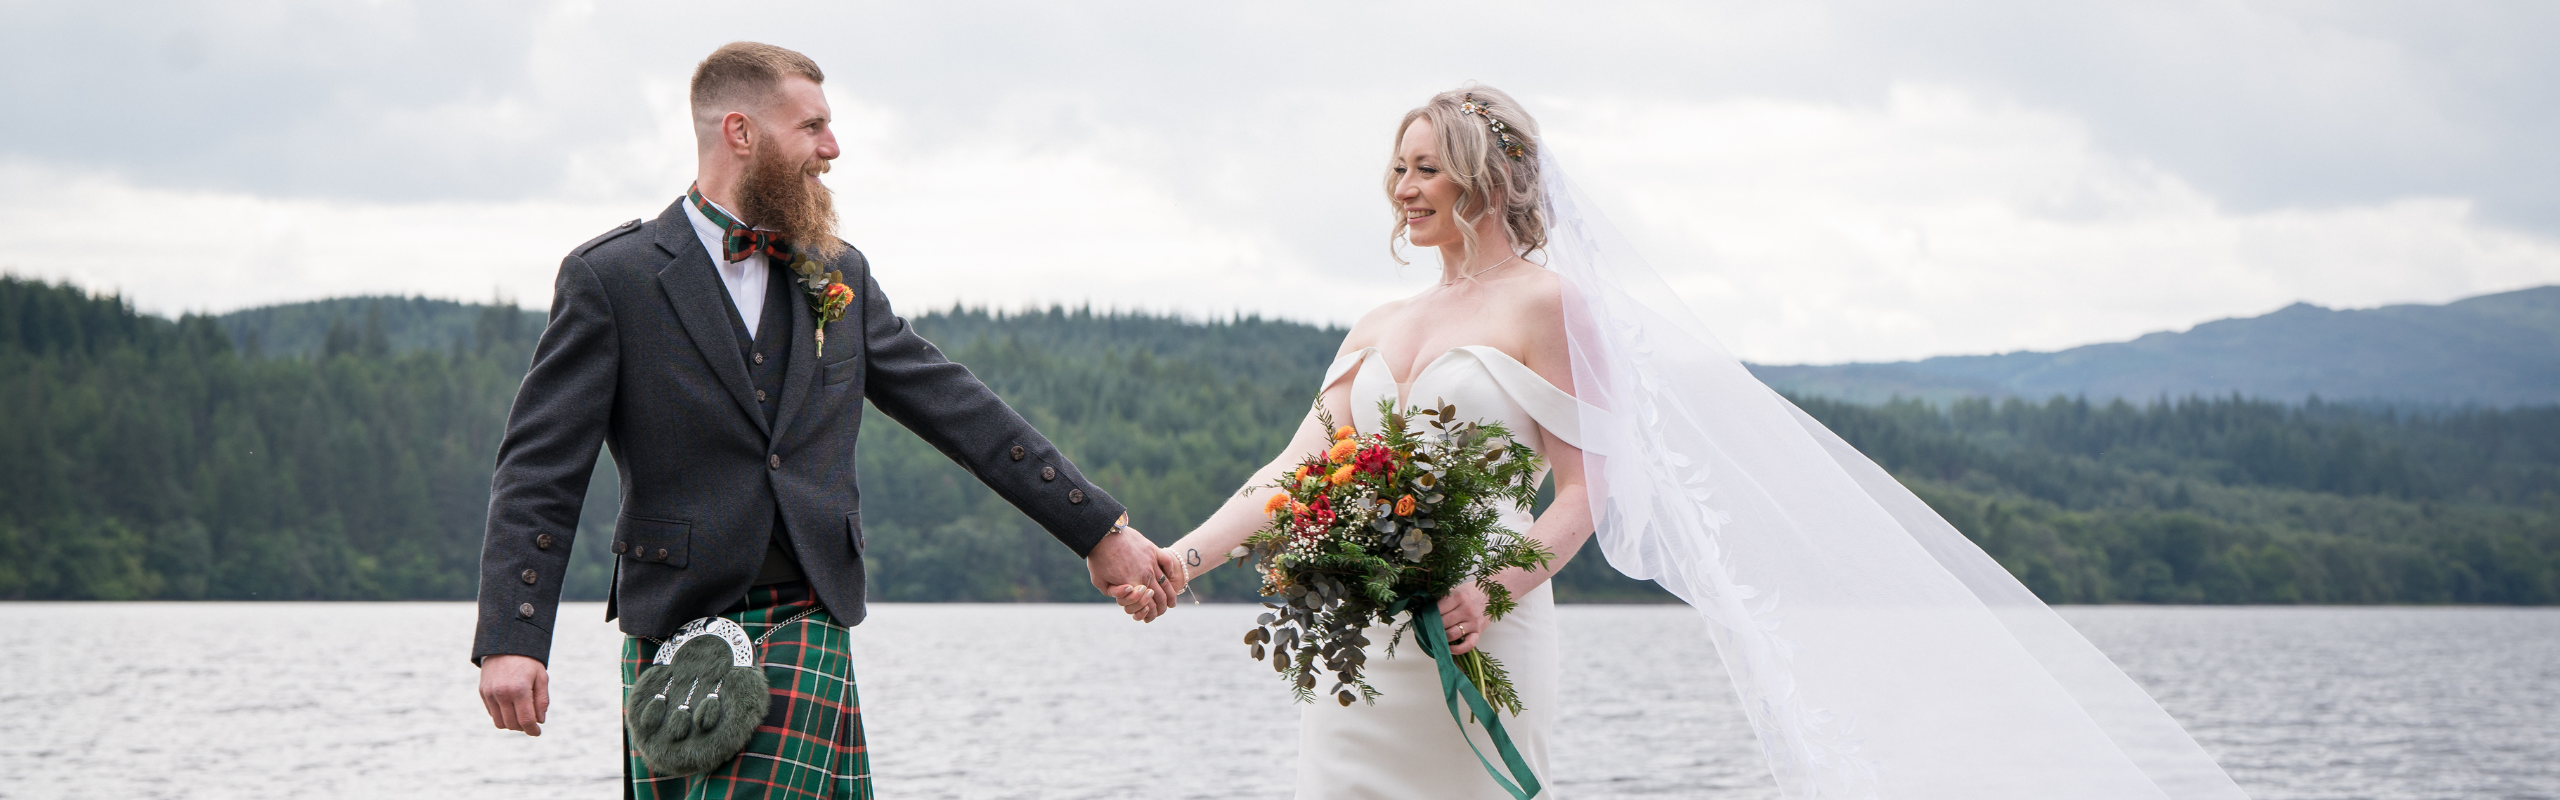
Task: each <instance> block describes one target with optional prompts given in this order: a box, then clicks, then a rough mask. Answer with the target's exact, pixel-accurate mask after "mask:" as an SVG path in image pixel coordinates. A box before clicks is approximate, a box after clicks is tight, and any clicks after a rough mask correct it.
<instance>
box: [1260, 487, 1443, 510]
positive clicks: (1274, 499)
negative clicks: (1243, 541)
mask: <svg viewBox="0 0 2560 800" xmlns="http://www.w3.org/2000/svg"><path fill="white" fill-rule="evenodd" d="M1405 499H1407V500H1411V499H1413V498H1410V497H1407V498H1405ZM1288 507H1289V493H1288V492H1272V493H1271V499H1269V500H1265V501H1263V502H1262V513H1265V514H1269V513H1272V512H1275V511H1279V510H1280V509H1283V508H1288Z"/></svg>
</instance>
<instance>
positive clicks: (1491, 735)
mask: <svg viewBox="0 0 2560 800" xmlns="http://www.w3.org/2000/svg"><path fill="white" fill-rule="evenodd" d="M1408 609H1411V610H1412V611H1413V622H1414V626H1413V627H1414V630H1417V631H1420V632H1421V635H1419V636H1416V637H1414V638H1415V639H1417V640H1418V641H1419V642H1420V643H1421V645H1422V651H1423V652H1425V653H1430V654H1431V657H1432V659H1434V660H1436V661H1439V662H1440V696H1441V699H1443V700H1446V701H1447V702H1448V704H1449V720H1450V721H1452V722H1456V723H1458V738H1461V739H1465V740H1466V741H1467V749H1468V750H1472V751H1475V754H1476V763H1478V764H1483V765H1484V774H1486V775H1491V776H1493V782H1494V783H1498V784H1501V785H1502V790H1503V791H1506V792H1510V793H1511V797H1512V798H1513V800H1529V798H1531V797H1535V796H1537V794H1538V789H1539V786H1538V776H1537V775H1536V774H1535V773H1532V772H1530V771H1529V762H1527V761H1525V760H1523V759H1521V758H1520V748H1518V747H1514V746H1512V744H1511V735H1510V734H1508V733H1504V732H1503V731H1502V717H1501V716H1500V715H1497V714H1495V713H1494V711H1493V704H1492V703H1487V702H1485V699H1484V693H1482V692H1478V691H1476V684H1475V682H1474V681H1471V680H1467V673H1466V672H1465V671H1464V670H1460V669H1458V662H1457V661H1456V660H1454V659H1452V658H1451V657H1450V655H1449V631H1448V629H1447V628H1446V627H1444V626H1443V625H1442V624H1441V622H1440V603H1439V602H1438V601H1437V600H1436V599H1434V598H1429V597H1423V596H1421V595H1414V596H1411V597H1407V598H1405V599H1402V600H1398V601H1396V603H1395V605H1392V606H1388V607H1387V613H1388V614H1390V615H1392V614H1394V613H1396V612H1398V611H1405V610H1408ZM1461 697H1463V698H1465V699H1466V701H1467V710H1469V711H1472V712H1474V713H1475V718H1476V720H1477V723H1478V724H1479V725H1480V726H1482V727H1483V728H1484V733H1485V738H1487V739H1491V740H1493V750H1494V753H1495V754H1497V755H1500V756H1502V765H1503V766H1505V767H1509V768H1510V769H1511V774H1512V775H1514V776H1518V777H1519V779H1520V781H1519V782H1518V783H1513V782H1512V781H1511V779H1510V778H1507V777H1504V776H1503V774H1502V771H1501V770H1499V769H1495V768H1494V766H1493V762H1492V761H1491V760H1488V759H1486V758H1485V757H1484V749H1483V748H1479V747H1477V746H1476V740H1475V739H1474V738H1473V737H1469V736H1467V721H1466V719H1465V718H1462V717H1460V716H1458V700H1459V699H1460V698H1461Z"/></svg>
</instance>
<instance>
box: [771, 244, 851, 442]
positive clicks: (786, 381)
mask: <svg viewBox="0 0 2560 800" xmlns="http://www.w3.org/2000/svg"><path fill="white" fill-rule="evenodd" d="M799 279H800V274H799V273H797V272H793V271H791V268H790V267H775V268H774V270H773V280H777V281H787V282H789V283H790V291H791V300H790V301H789V305H790V306H791V360H790V363H788V364H786V365H784V370H783V373H782V407H781V408H779V409H777V410H775V412H774V415H773V429H774V430H776V431H787V430H791V417H792V415H793V413H794V412H797V411H799V410H800V406H802V405H804V404H805V403H804V402H803V401H805V400H807V399H808V395H809V385H810V384H811V383H815V382H816V381H817V374H818V359H819V357H820V354H819V353H818V352H817V350H818V341H817V330H818V329H817V328H816V327H815V325H816V322H817V314H815V313H814V312H811V311H810V310H809V294H808V292H807V291H806V289H807V287H805V286H802V285H800V280H799ZM832 344H833V346H835V347H837V348H846V347H852V346H853V343H852V342H834V343H832Z"/></svg>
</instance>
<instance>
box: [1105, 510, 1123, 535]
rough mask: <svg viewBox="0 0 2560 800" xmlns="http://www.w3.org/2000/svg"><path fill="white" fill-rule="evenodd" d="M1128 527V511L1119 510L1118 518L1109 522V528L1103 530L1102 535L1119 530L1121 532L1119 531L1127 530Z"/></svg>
mask: <svg viewBox="0 0 2560 800" xmlns="http://www.w3.org/2000/svg"><path fill="white" fill-rule="evenodd" d="M1128 529H1129V512H1126V511H1123V512H1120V519H1119V520H1118V521H1115V522H1113V523H1111V530H1109V531H1106V532H1104V533H1103V534H1102V535H1104V536H1109V535H1111V534H1114V533H1119V532H1121V531H1125V530H1128Z"/></svg>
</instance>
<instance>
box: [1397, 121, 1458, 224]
mask: <svg viewBox="0 0 2560 800" xmlns="http://www.w3.org/2000/svg"><path fill="white" fill-rule="evenodd" d="M1444 165H1445V162H1443V161H1441V160H1440V137H1439V136H1437V135H1434V134H1433V132H1432V130H1431V120H1429V119H1417V120H1414V121H1413V124H1412V125H1411V126H1409V127H1406V128H1405V129H1404V141H1403V142H1402V143H1399V144H1398V145H1396V160H1395V172H1396V183H1395V191H1394V192H1393V194H1392V196H1393V197H1394V198H1395V201H1396V205H1397V206H1399V207H1401V208H1402V209H1403V210H1404V223H1405V240H1406V241H1409V242H1412V243H1413V245H1414V246H1415V247H1439V246H1442V245H1451V244H1457V243H1458V242H1460V241H1462V238H1463V237H1461V236H1460V234H1459V233H1458V182H1457V181H1454V180H1450V179H1449V175H1448V174H1447V173H1446V172H1444V171H1443V170H1442V167H1443V166H1444Z"/></svg>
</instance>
